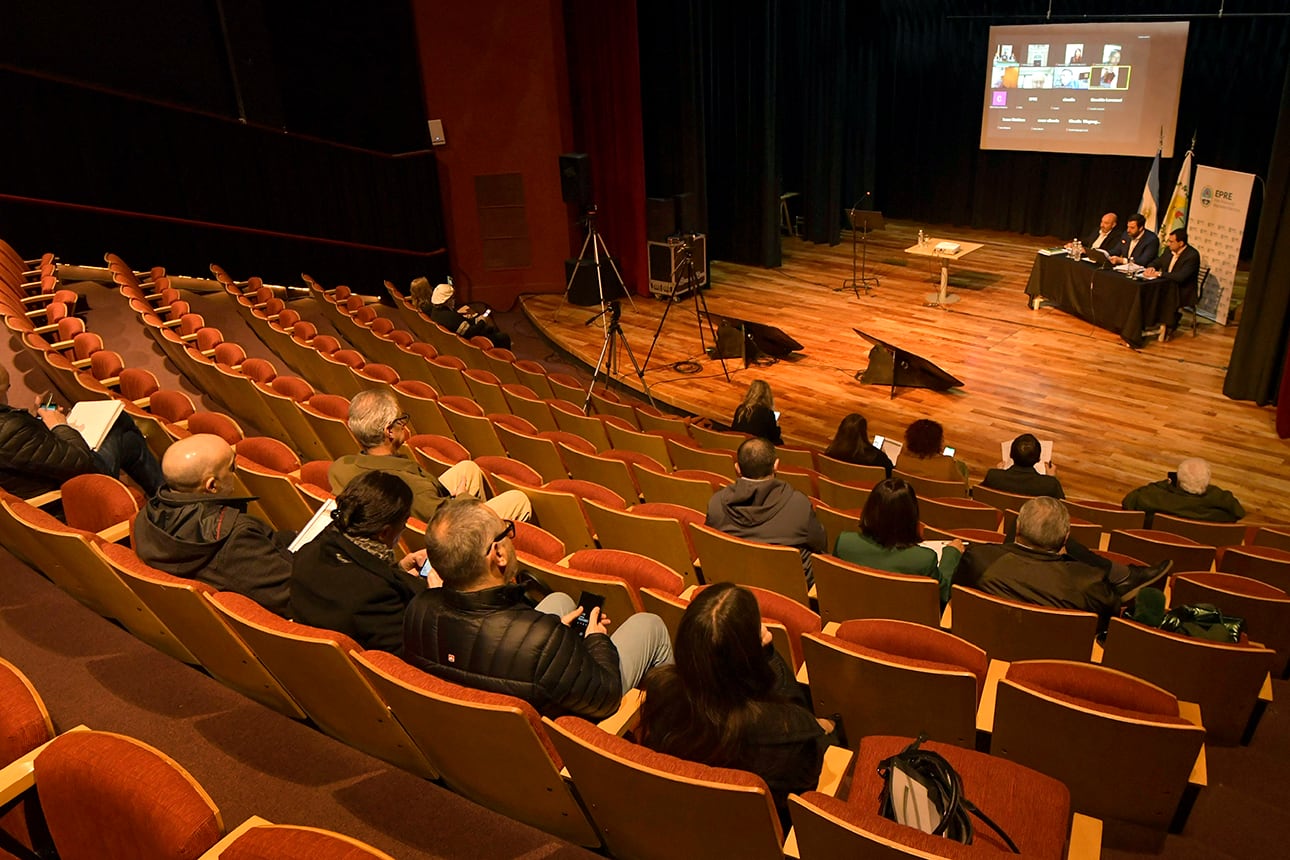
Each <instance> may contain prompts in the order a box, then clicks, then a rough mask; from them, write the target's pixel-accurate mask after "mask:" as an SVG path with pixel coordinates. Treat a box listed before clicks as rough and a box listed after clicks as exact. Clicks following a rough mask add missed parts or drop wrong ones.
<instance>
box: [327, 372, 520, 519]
mask: <svg viewBox="0 0 1290 860" xmlns="http://www.w3.org/2000/svg"><path fill="white" fill-rule="evenodd" d="M349 430H350V432H351V433H353V434H354V438H355V439H357V440H358V444H360V445H362V446H363V453H361V454H348V455H346V456H344V457H341V458H340V459H339V460H337V461H336V462H334V463H332V464H331V468H330V469H329V470H328V472H327V479H328V481H329V482H330V483H331V491H332V492H333V493H338V494H339V493H340V491H341V490H343V489H345V487H346V485H347V484H349V482H350V481H352V480H354V479H355V478H357V477H358V476H359V475H361V474H363V473H364V472H390V473H392V474H394V475H397V476H398V477H399V479H400V480H402V481H403V482H404V483H405V484H407V485H408V486H409V487H411V488H412V496H413V497H412V516H414V517H416V518H417V519H419V520H424V521H429V520H430V518H431V517H433V516H434V513H435V511H436V510H438V508H439V506H440V505H441V504H443V503H444V502H445V501H446V500H448V499H450V498H453V497H456V496H469V497H471V498H475V499H481V500H482V499H483V498H484V495H485V493H484V473H483V471H482V470H481V469H480V468H479V466H478V465H476V464H475V463H474V462H473V461H471V460H462V461H461V462H460V463H458V464H456V465H455V466H453V467H451V468H450V469H448V470H447V471H446V472H444V473H443V474H442V475H440V476H439V477H438V478H436V477H435V476H434V475H431V474H430V473H429V472H426V471H425V470H423V469H422V468H421V467H420V466H418V465H417V463H416V461H415V460H412V459H410V458H408V457H405V456H403V455H402V454H400V453H399V452H400V450H402V448H403V446H404V445H406V444H407V441H408V439H410V438H412V431H411V430H410V429H409V428H408V416H407V413H405V412H404V411H403V410H402V409H401V408H400V407H399V401H398V400H397V399H396V398H395V396H394V392H392V391H390V390H389V389H388V388H371V389H368V390H367V391H361V392H359V393H358V394H356V395H354V397H353V399H352V400H350V401H349ZM487 504H488V506H489V507H490V508H492V509H493V510H494V511H496V512H497V515H498V516H500V517H503V518H505V519H511V520H524V521H526V522H527V521H528V519H529V518H530V517H531V516H532V508H530V506H529V500H528V497H527V496H525V495H524V494H523V493H521V492H520V491H519V490H507V491H506V492H504V493H498V494H497V495H496V496H494V497H493V498H491V499H488V501H487Z"/></svg>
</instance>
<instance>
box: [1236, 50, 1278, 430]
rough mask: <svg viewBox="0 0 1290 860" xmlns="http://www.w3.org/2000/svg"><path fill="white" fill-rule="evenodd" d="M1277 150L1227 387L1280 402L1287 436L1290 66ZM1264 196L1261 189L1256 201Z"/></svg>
mask: <svg viewBox="0 0 1290 860" xmlns="http://www.w3.org/2000/svg"><path fill="white" fill-rule="evenodd" d="M1273 152H1274V153H1275V155H1274V156H1273V161H1272V166H1271V168H1270V169H1269V171H1268V181H1267V194H1266V197H1265V198H1264V199H1263V207H1262V210H1263V211H1262V217H1261V219H1260V224H1259V234H1258V244H1257V245H1256V246H1255V248H1254V263H1253V265H1252V266H1251V267H1250V281H1249V286H1248V287H1247V289H1246V292H1245V306H1244V308H1242V312H1241V327H1240V329H1238V330H1237V332H1236V345H1235V346H1233V348H1232V361H1231V364H1230V365H1229V366H1228V370H1227V378H1226V379H1225V380H1224V382H1223V393H1224V394H1226V395H1227V396H1228V397H1235V398H1237V399H1240V400H1253V401H1255V402H1256V403H1258V404H1259V405H1265V404H1268V403H1278V404H1279V405H1278V408H1277V433H1278V435H1280V436H1281V437H1282V438H1285V437H1287V436H1290V373H1288V372H1287V370H1288V369H1290V353H1287V351H1286V344H1287V342H1288V341H1290V70H1287V72H1286V79H1285V86H1284V87H1282V90H1281V123H1280V125H1279V126H1278V128H1277V132H1276V140H1275V143H1274V145H1273ZM1259 198H1260V195H1259V194H1258V193H1257V189H1256V193H1255V195H1254V199H1255V201H1256V204H1255V205H1257V201H1258V200H1259ZM1278 389H1279V391H1278ZM1278 395H1279V396H1278Z"/></svg>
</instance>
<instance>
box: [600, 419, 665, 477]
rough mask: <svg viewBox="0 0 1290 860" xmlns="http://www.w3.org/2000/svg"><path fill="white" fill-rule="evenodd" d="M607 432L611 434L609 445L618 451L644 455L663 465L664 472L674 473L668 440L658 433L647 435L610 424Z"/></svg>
mask: <svg viewBox="0 0 1290 860" xmlns="http://www.w3.org/2000/svg"><path fill="white" fill-rule="evenodd" d="M605 431H606V432H607V433H608V434H609V443H610V444H611V445H613V446H614V450H616V451H635V452H636V453H638V454H644V455H645V456H647V457H649V458H651V459H652V460H654V461H656V462H658V463H660V464H662V465H663V466H664V471H668V472H670V471H672V469H673V463H672V455H671V454H669V453H668V450H667V440H666V439H664V438H663V436H661V435H660V434H658V433H646V432H643V431H641V432H638V431H636V430H631V429H629V428H626V427H620V426H618V425H617V424H608V425H606V426H605Z"/></svg>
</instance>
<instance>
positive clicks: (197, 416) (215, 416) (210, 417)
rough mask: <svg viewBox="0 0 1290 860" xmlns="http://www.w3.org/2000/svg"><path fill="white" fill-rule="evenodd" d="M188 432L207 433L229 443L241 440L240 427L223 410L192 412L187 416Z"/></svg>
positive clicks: (232, 443) (234, 443)
mask: <svg viewBox="0 0 1290 860" xmlns="http://www.w3.org/2000/svg"><path fill="white" fill-rule="evenodd" d="M188 432H189V433H209V434H211V435H212V436H218V437H220V438H221V439H223V440H224V441H225V442H227V443H228V444H230V445H236V444H237V443H238V442H240V441H242V428H241V427H239V426H237V422H236V421H234V420H233V419H232V418H230V417H228V416H227V415H225V414H224V413H223V412H206V411H201V412H194V413H193V414H192V415H190V416H188Z"/></svg>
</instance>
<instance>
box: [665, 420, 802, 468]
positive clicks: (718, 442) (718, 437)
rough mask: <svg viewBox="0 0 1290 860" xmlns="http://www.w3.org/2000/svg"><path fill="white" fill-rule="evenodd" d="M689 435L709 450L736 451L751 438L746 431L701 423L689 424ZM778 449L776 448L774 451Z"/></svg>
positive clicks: (700, 445)
mask: <svg viewBox="0 0 1290 860" xmlns="http://www.w3.org/2000/svg"><path fill="white" fill-rule="evenodd" d="M690 436H691V437H692V438H693V439H694V441H695V442H697V443H698V444H699V447H701V448H707V449H709V450H711V451H738V450H739V446H740V445H742V444H743V443H744V442H745V441H747V440H748V439H751V438H752V437H751V436H749V435H748V434H747V433H733V432H731V431H729V430H713V429H712V428H711V427H705V426H704V425H702V424H691V425H690ZM778 450H779V449H778V448H776V452H778ZM808 465H813V464H808Z"/></svg>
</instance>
